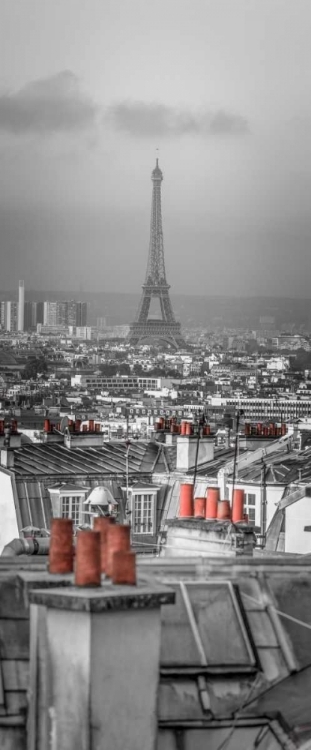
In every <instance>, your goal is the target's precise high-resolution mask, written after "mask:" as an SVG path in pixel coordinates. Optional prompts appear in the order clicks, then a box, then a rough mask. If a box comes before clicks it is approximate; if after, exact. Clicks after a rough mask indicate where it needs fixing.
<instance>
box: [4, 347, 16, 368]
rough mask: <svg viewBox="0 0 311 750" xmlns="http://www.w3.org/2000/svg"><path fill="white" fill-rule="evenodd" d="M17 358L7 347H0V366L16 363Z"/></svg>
mask: <svg viewBox="0 0 311 750" xmlns="http://www.w3.org/2000/svg"><path fill="white" fill-rule="evenodd" d="M17 364H18V363H17V360H16V358H15V357H14V356H13V354H11V352H9V351H8V350H7V349H0V367H4V366H6V365H8V366H10V365H17Z"/></svg>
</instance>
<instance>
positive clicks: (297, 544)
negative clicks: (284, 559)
mask: <svg viewBox="0 0 311 750" xmlns="http://www.w3.org/2000/svg"><path fill="white" fill-rule="evenodd" d="M305 526H310V527H311V497H303V498H302V499H301V500H298V501H297V503H293V505H289V507H288V508H286V525H285V552H296V553H298V554H301V555H305V554H310V553H311V531H304V527H305Z"/></svg>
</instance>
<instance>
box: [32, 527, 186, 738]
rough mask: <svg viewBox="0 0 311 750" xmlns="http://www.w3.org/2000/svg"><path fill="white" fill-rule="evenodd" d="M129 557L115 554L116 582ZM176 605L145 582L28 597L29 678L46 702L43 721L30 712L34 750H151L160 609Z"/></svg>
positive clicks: (160, 588) (155, 729)
mask: <svg viewBox="0 0 311 750" xmlns="http://www.w3.org/2000/svg"><path fill="white" fill-rule="evenodd" d="M80 533H81V534H83V533H87V532H80ZM92 533H94V532H92ZM131 554H132V553H129V552H121V553H118V554H117V555H115V558H116V560H115V573H114V575H115V578H116V579H120V578H121V579H123V578H124V570H123V569H122V568H123V565H124V563H125V564H126V565H128V562H129V555H131ZM130 559H131V563H132V565H134V558H133V557H130ZM125 577H126V578H128V574H127V573H126V576H125ZM174 601H175V593H174V592H173V591H172V590H171V589H169V588H167V587H166V586H164V585H162V584H158V583H153V582H151V581H148V580H146V579H145V580H143V581H137V585H136V586H135V585H134V586H132V585H130V584H128V583H125V585H114V584H113V583H112V584H110V583H109V584H108V583H105V582H103V583H102V585H101V586H100V587H98V588H86V587H85V588H82V587H81V588H80V587H71V586H65V587H62V588H61V589H60V588H50V589H48V590H38V589H37V590H33V591H32V592H31V593H30V602H31V623H32V627H33V633H32V638H34V637H36V643H37V646H36V650H35V651H34V652H33V653H32V657H31V664H30V672H31V674H32V675H33V676H34V677H33V679H34V680H36V684H39V685H40V687H41V691H42V693H43V695H44V696H45V697H46V703H45V706H44V709H45V718H44V721H42V716H41V717H40V711H39V710H38V705H37V706H36V709H37V710H35V709H34V710H33V716H34V721H33V746H36V747H40V748H51V747H52V746H53V747H54V746H55V748H56V747H57V748H59V749H60V748H63V749H64V750H65V748H66V750H91V748H96V750H106V748H113V750H124V748H126V750H137V748H144V750H154V748H155V745H156V738H157V732H158V727H157V699H158V684H159V660H160V641H161V606H163V605H165V604H171V605H172V604H174ZM40 614H41V620H40ZM36 623H37V633H36V632H35V629H34V628H35V624H36ZM47 654H48V659H47V658H46V656H47ZM34 700H35V697H34ZM119 706H121V707H122V710H121V711H120V710H118V707H119ZM51 738H52V744H51Z"/></svg>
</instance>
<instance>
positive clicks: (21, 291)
mask: <svg viewBox="0 0 311 750" xmlns="http://www.w3.org/2000/svg"><path fill="white" fill-rule="evenodd" d="M24 305H25V287H24V282H23V281H19V282H18V319H17V330H18V331H23V330H24Z"/></svg>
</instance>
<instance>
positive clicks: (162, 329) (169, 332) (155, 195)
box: [128, 159, 185, 349]
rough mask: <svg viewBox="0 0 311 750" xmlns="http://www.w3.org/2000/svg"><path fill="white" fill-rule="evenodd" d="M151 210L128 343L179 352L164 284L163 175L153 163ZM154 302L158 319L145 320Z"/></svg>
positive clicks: (177, 333) (179, 341) (178, 337)
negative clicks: (160, 345) (143, 272)
mask: <svg viewBox="0 0 311 750" xmlns="http://www.w3.org/2000/svg"><path fill="white" fill-rule="evenodd" d="M151 179H152V182H153V188H152V206H151V223H150V244H149V257H148V264H147V272H146V278H145V283H144V284H143V287H142V289H143V293H142V296H141V300H140V304H139V307H138V310H137V314H136V318H135V321H134V323H132V325H131V327H130V332H129V335H128V341H130V342H131V344H133V345H134V346H135V345H138V344H141V343H148V342H149V343H152V342H154V343H156V342H163V343H166V344H169V345H170V346H172V347H174V349H180V348H181V347H184V346H185V342H184V339H183V337H182V334H181V330H180V323H178V322H177V321H176V320H175V316H174V313H173V308H172V305H171V300H170V297H169V289H170V285H169V284H168V283H167V281H166V275H165V263H164V248H163V230H162V214H161V182H162V180H163V174H162V172H161V169H160V167H159V160H158V159H157V160H156V166H155V169H154V170H153V172H152V175H151ZM153 298H157V299H158V301H159V303H160V311H161V317H159V318H156V319H154V318H148V316H149V311H150V305H151V300H152V299H153Z"/></svg>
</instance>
